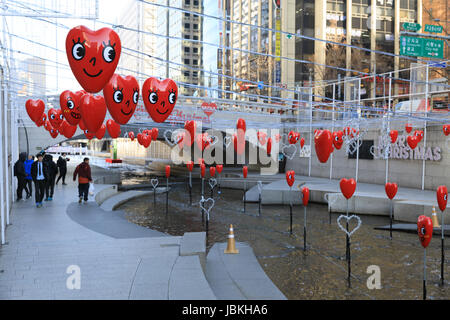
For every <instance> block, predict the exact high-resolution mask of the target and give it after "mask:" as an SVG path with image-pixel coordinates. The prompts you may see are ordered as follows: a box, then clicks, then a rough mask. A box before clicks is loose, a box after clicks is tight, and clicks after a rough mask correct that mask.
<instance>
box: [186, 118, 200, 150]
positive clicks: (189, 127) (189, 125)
mask: <svg viewBox="0 0 450 320" xmlns="http://www.w3.org/2000/svg"><path fill="white" fill-rule="evenodd" d="M184 129H185V130H186V131H187V132H189V136H190V139H186V142H185V145H187V146H189V147H190V146H192V144H193V143H194V140H195V133H196V131H197V123H196V122H195V121H194V120H189V121H186V122H185V123H184Z"/></svg>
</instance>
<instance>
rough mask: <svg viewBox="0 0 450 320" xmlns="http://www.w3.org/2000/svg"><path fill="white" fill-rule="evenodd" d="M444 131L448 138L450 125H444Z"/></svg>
mask: <svg viewBox="0 0 450 320" xmlns="http://www.w3.org/2000/svg"><path fill="white" fill-rule="evenodd" d="M442 131H444V134H445V135H446V136H448V135H449V134H450V124H444V125H443V126H442Z"/></svg>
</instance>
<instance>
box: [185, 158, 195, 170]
mask: <svg viewBox="0 0 450 320" xmlns="http://www.w3.org/2000/svg"><path fill="white" fill-rule="evenodd" d="M186 167H187V168H188V170H189V172H192V169H194V161H188V162H186Z"/></svg>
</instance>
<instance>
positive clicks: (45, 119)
mask: <svg viewBox="0 0 450 320" xmlns="http://www.w3.org/2000/svg"><path fill="white" fill-rule="evenodd" d="M46 121H47V115H46V114H45V113H43V114H42V115H41V117H40V118H39V119H38V121H36V125H37V126H38V127H40V126H42V125H43V124H45V122H46Z"/></svg>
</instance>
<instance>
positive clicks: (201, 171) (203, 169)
mask: <svg viewBox="0 0 450 320" xmlns="http://www.w3.org/2000/svg"><path fill="white" fill-rule="evenodd" d="M202 160H203V159H202ZM205 170H206V166H205V163H204V162H202V163H201V164H200V175H201V176H202V178H204V177H205Z"/></svg>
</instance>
